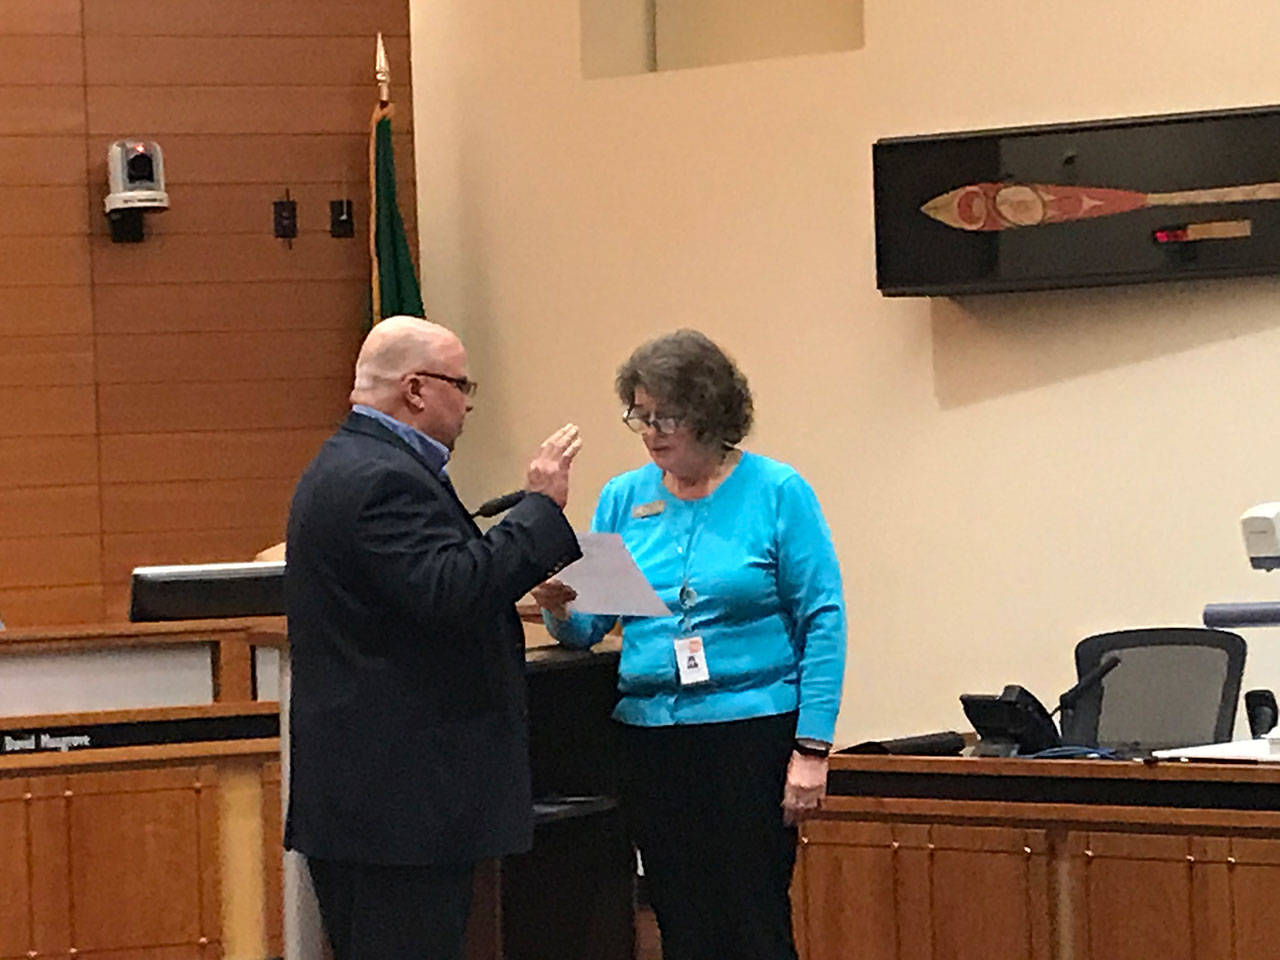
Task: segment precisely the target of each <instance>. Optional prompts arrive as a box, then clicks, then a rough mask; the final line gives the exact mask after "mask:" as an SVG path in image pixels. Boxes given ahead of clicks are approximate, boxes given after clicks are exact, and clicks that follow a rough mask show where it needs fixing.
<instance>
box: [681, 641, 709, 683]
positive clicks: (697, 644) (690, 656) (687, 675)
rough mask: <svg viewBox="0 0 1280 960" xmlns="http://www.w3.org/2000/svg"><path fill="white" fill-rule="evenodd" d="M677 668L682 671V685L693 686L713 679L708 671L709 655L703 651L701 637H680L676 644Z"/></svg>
mask: <svg viewBox="0 0 1280 960" xmlns="http://www.w3.org/2000/svg"><path fill="white" fill-rule="evenodd" d="M675 646H676V668H677V669H678V670H679V671H680V685H681V686H683V687H689V686H693V685H694V684H697V683H706V682H707V681H708V680H710V679H711V671H710V670H708V669H707V654H706V651H705V650H703V649H702V638H701V637H680V638H679V639H678V640H676V642H675Z"/></svg>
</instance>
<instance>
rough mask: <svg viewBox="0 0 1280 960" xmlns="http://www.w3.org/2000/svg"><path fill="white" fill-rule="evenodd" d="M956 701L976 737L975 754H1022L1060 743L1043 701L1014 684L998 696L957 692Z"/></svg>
mask: <svg viewBox="0 0 1280 960" xmlns="http://www.w3.org/2000/svg"><path fill="white" fill-rule="evenodd" d="M960 704H961V706H963V707H964V715H965V716H966V717H968V718H969V722H970V723H971V724H973V729H974V730H976V731H977V732H978V736H979V738H980V739H979V740H978V746H977V748H976V749H975V750H974V754H975V755H976V756H979V757H1012V756H1014V755H1015V754H1021V755H1023V756H1026V755H1027V754H1032V753H1039V752H1040V751H1041V750H1048V749H1049V748H1050V747H1057V746H1061V744H1062V738H1061V737H1060V736H1058V728H1057V726H1056V725H1055V724H1054V722H1053V717H1051V716H1050V715H1049V711H1048V710H1046V709H1045V708H1044V704H1042V703H1041V702H1040V701H1039V700H1038V699H1036V697H1035V695H1034V694H1032V693H1031V692H1030V691H1029V690H1027V688H1026V687H1020V686H1018V685H1017V684H1016V683H1011V684H1009V685H1008V686H1006V687H1005V688H1004V690H1002V691H1001V692H1000V695H999V696H993V695H991V694H983V693H964V694H961V695H960Z"/></svg>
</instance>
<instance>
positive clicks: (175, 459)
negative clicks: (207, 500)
mask: <svg viewBox="0 0 1280 960" xmlns="http://www.w3.org/2000/svg"><path fill="white" fill-rule="evenodd" d="M331 432H332V431H331V430H330V429H329V428H328V427H322V428H319V429H314V428H312V429H299V430H243V431H221V432H216V433H215V432H209V433H140V434H118V435H110V436H104V437H102V438H101V440H100V446H101V451H102V481H103V483H126V482H134V483H147V482H154V483H160V482H165V481H175V480H202V479H204V480H236V479H239V480H251V479H267V478H273V477H274V478H287V479H289V480H290V481H291V482H292V481H294V480H296V479H297V478H298V476H299V475H301V473H302V469H303V468H304V467H305V466H306V465H307V464H308V463H310V462H311V458H312V457H314V456H315V455H316V452H317V451H318V450H319V449H320V444H322V443H323V442H324V440H325V439H326V438H327V437H328V436H329V434H330V433H331ZM3 449H4V448H3V443H2V442H0V484H2V483H3V476H4V472H3V469H2V465H3V463H4V459H3Z"/></svg>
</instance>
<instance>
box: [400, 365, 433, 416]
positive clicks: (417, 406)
mask: <svg viewBox="0 0 1280 960" xmlns="http://www.w3.org/2000/svg"><path fill="white" fill-rule="evenodd" d="M421 388H422V378H421V377H418V376H413V375H412V374H411V375H409V376H407V377H405V378H404V379H403V380H401V381H400V399H401V400H402V401H403V403H404V405H405V406H406V407H408V408H409V409H410V410H412V411H413V412H414V413H421V412H422V411H423V410H425V409H426V407H427V402H426V400H424V399H423V397H422V389H421Z"/></svg>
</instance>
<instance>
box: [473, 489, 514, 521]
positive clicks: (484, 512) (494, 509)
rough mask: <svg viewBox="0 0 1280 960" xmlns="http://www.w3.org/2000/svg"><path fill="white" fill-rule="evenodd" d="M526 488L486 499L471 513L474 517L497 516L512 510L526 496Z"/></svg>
mask: <svg viewBox="0 0 1280 960" xmlns="http://www.w3.org/2000/svg"><path fill="white" fill-rule="evenodd" d="M527 492H528V491H526V490H513V491H512V492H511V493H504V494H503V495H502V496H500V497H494V498H493V499H492V500H486V501H485V502H484V503H482V504H480V506H478V507H476V509H475V511H474V512H473V513H472V514H471V516H472V517H496V516H497V515H498V514H500V513H503V512H505V511H507V510H510V509H511V508H512V507H514V506H515V505H516V504H517V503H519V502H520V501H521V500H523V499H524V498H525V494H526V493H527Z"/></svg>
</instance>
